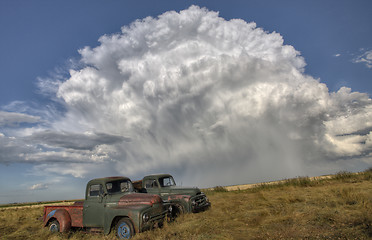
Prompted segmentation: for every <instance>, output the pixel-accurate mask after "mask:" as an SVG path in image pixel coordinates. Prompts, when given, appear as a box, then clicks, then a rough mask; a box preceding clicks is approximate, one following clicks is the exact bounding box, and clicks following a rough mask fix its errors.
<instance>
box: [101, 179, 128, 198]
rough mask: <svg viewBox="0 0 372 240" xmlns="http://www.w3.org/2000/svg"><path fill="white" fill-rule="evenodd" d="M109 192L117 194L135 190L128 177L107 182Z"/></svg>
mask: <svg viewBox="0 0 372 240" xmlns="http://www.w3.org/2000/svg"><path fill="white" fill-rule="evenodd" d="M106 188H107V193H108V194H116V193H123V192H133V185H132V182H131V181H130V180H128V179H122V180H117V181H112V182H108V183H106Z"/></svg>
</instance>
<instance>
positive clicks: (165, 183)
mask: <svg viewBox="0 0 372 240" xmlns="http://www.w3.org/2000/svg"><path fill="white" fill-rule="evenodd" d="M159 184H160V186H162V187H169V186H176V182H175V181H174V179H173V177H163V178H159Z"/></svg>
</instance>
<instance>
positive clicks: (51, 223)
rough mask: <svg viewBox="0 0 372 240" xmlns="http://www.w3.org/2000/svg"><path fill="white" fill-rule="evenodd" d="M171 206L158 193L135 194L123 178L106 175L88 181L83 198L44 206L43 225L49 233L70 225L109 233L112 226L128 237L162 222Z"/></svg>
mask: <svg viewBox="0 0 372 240" xmlns="http://www.w3.org/2000/svg"><path fill="white" fill-rule="evenodd" d="M169 211H171V206H170V205H169V203H168V204H166V203H164V202H163V201H162V199H161V198H160V197H159V196H158V195H149V194H143V193H136V192H135V191H134V188H133V185H132V182H131V180H130V179H129V178H126V177H108V178H98V179H93V180H91V181H89V182H88V184H87V187H86V192H85V201H80V202H75V203H74V204H73V205H66V206H45V207H44V216H43V221H44V226H48V227H49V230H50V231H52V232H66V231H69V230H70V228H74V227H76V228H84V229H87V230H88V229H91V230H101V229H103V232H104V234H109V233H110V231H111V229H113V228H114V229H115V231H116V236H117V237H118V238H119V239H129V238H131V237H132V236H133V235H134V234H135V233H138V232H142V231H144V230H147V229H150V228H152V227H154V226H157V225H161V224H162V223H163V221H164V219H165V217H166V216H167V215H168V213H169Z"/></svg>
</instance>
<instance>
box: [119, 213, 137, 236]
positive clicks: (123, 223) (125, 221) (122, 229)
mask: <svg viewBox="0 0 372 240" xmlns="http://www.w3.org/2000/svg"><path fill="white" fill-rule="evenodd" d="M115 230H116V236H117V237H118V239H130V238H132V237H133V236H134V234H135V232H134V228H133V224H132V222H131V221H130V220H129V218H122V219H120V220H119V222H118V224H117V225H116V228H115Z"/></svg>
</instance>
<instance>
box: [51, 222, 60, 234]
mask: <svg viewBox="0 0 372 240" xmlns="http://www.w3.org/2000/svg"><path fill="white" fill-rule="evenodd" d="M49 231H50V232H52V233H58V232H59V231H60V227H59V222H58V221H57V220H53V221H52V222H51V223H50V224H49Z"/></svg>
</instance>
